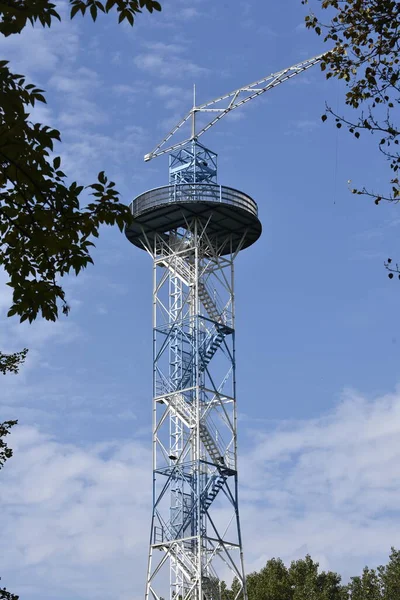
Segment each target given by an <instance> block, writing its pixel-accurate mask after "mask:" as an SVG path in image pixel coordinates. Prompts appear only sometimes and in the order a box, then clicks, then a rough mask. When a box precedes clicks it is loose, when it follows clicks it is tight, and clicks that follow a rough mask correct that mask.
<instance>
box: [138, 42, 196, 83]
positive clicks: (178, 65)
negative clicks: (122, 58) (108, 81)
mask: <svg viewBox="0 0 400 600" xmlns="http://www.w3.org/2000/svg"><path fill="white" fill-rule="evenodd" d="M145 47H146V52H142V53H141V54H138V56H136V57H135V58H134V63H135V65H136V66H137V67H138V68H139V69H141V70H143V71H146V72H147V73H149V74H153V75H157V77H162V78H169V79H179V78H182V77H186V76H188V75H191V76H195V77H197V76H200V75H204V74H205V73H207V72H208V69H206V68H205V67H202V66H200V65H197V64H196V63H194V62H192V61H191V60H190V59H189V58H188V56H187V52H186V51H185V50H186V49H185V47H184V46H183V45H180V44H164V43H162V42H155V43H147V44H145Z"/></svg>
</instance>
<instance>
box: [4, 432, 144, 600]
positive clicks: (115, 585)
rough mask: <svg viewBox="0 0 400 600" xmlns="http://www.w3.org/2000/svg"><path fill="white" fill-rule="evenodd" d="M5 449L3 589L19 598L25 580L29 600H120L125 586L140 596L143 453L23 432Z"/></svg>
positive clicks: (136, 447) (132, 447)
mask: <svg viewBox="0 0 400 600" xmlns="http://www.w3.org/2000/svg"><path fill="white" fill-rule="evenodd" d="M12 446H13V448H14V457H13V459H12V461H11V462H10V463H9V465H7V468H6V469H5V470H4V472H3V473H2V478H3V481H2V483H3V485H2V486H1V490H0V501H1V503H2V506H3V510H2V513H1V515H0V522H1V526H2V532H3V535H4V536H5V538H6V539H8V540H9V541H10V542H11V541H12V542H11V543H10V545H7V551H6V548H5V546H3V547H2V549H1V550H0V555H1V559H0V562H1V565H2V575H3V577H4V582H5V580H6V579H7V585H8V586H9V587H10V588H11V586H12V587H13V589H14V590H15V591H18V593H21V595H23V591H24V585H22V586H21V582H23V581H29V587H30V596H31V597H32V596H36V595H38V596H39V595H40V593H41V591H42V590H43V589H45V588H46V589H47V590H52V593H54V595H55V597H57V596H58V597H62V596H64V595H65V596H69V597H71V596H73V595H74V596H76V595H79V597H82V598H85V597H91V598H93V597H96V598H106V597H109V596H110V595H113V597H115V598H117V599H121V600H122V599H123V598H125V597H126V595H127V592H128V590H131V589H132V585H134V587H136V586H137V589H136V591H137V595H138V596H139V590H141V588H142V585H141V584H142V582H141V581H140V580H137V578H135V579H136V581H135V582H133V581H132V565H134V564H135V559H136V561H137V562H138V565H139V568H140V567H141V568H143V565H144V557H143V548H145V546H146V543H147V538H148V524H149V521H148V518H147V517H148V506H149V501H150V483H151V477H150V476H149V469H148V467H149V465H150V464H151V460H150V454H149V450H148V449H147V448H146V449H145V448H143V447H142V446H141V445H140V444H139V443H137V442H136V443H135V442H132V443H128V442H125V443H124V442H122V443H121V442H120V443H118V444H116V443H114V442H110V443H105V444H98V445H94V446H92V447H91V448H89V449H85V448H80V447H79V446H77V445H73V444H60V443H57V442H56V441H55V440H54V439H52V438H51V437H49V436H45V435H43V434H41V433H40V432H39V431H38V430H37V429H35V428H29V427H19V430H18V429H17V430H16V432H15V433H13V435H12ZM16 565H18V569H17V571H18V580H19V582H18V581H15V582H14V575H13V573H15V571H14V569H15V568H16ZM89 573H90V577H89V578H88V574H89ZM15 577H17V573H15ZM17 588H18V589H17Z"/></svg>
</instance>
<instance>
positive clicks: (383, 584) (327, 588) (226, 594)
mask: <svg viewBox="0 0 400 600" xmlns="http://www.w3.org/2000/svg"><path fill="white" fill-rule="evenodd" d="M246 582H247V593H248V598H249V600H398V598H400V552H399V551H398V550H395V549H394V548H392V551H391V554H390V556H389V561H388V563H387V564H386V565H381V566H379V567H378V568H377V569H369V568H368V567H365V569H364V570H363V573H362V575H361V576H355V577H352V578H351V579H350V581H349V583H347V584H345V583H342V580H341V576H340V575H338V574H337V573H335V572H333V571H320V570H319V565H318V563H317V562H315V561H313V559H312V558H311V557H310V556H309V555H307V556H306V557H305V558H302V559H299V560H295V561H292V563H291V564H290V566H289V567H287V566H286V565H285V564H284V562H283V561H282V560H281V559H280V558H272V559H270V560H269V561H268V562H267V564H266V565H265V567H263V568H262V569H261V570H260V571H257V572H254V573H250V574H249V575H247V577H246ZM238 589H239V587H238V582H237V580H234V581H233V583H232V586H231V587H230V588H229V587H228V586H227V585H226V584H225V583H224V582H223V583H222V586H221V592H222V593H221V598H222V600H234V598H235V595H236V592H237V590H238Z"/></svg>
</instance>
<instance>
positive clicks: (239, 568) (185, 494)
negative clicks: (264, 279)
mask: <svg viewBox="0 0 400 600" xmlns="http://www.w3.org/2000/svg"><path fill="white" fill-rule="evenodd" d="M227 242H228V243H229V240H228V241H227V240H226V239H225V240H224V253H225V255H224V256H222V255H221V248H219V247H218V244H217V243H216V241H215V239H214V238H211V237H209V232H208V224H207V223H206V224H205V223H204V222H203V221H202V220H201V219H197V218H194V219H193V220H192V221H191V222H190V223H189V222H187V223H186V226H185V228H181V229H178V230H174V231H171V232H169V234H168V235H165V234H163V235H160V236H156V239H155V243H154V245H152V246H150V245H149V246H148V247H147V250H148V251H149V252H150V253H151V254H152V256H153V261H154V289H153V306H154V311H153V332H154V338H153V339H154V369H153V373H154V382H153V383H154V386H153V389H154V394H153V395H154V397H153V415H154V417H153V514H152V522H151V534H150V548H149V568H148V574H147V585H146V600H147V599H148V598H154V599H155V600H160V599H161V598H163V599H165V600H166V599H167V597H169V600H173V599H174V598H179V599H180V600H189V599H191V600H192V599H193V600H219V598H220V578H222V579H225V580H226V579H228V580H229V578H230V577H232V576H235V577H236V578H237V581H238V591H237V594H236V598H239V597H241V598H243V599H244V600H247V595H246V586H245V577H244V570H243V554H242V541H241V532H240V521H239V509H238V480H237V436H236V425H237V418H236V380H235V335H234V333H235V331H234V330H235V316H234V268H233V261H234V258H235V256H236V254H237V253H238V251H239V249H240V248H239V249H238V247H237V244H236V247H235V253H233V252H231V253H230V254H228V255H226V243H227ZM168 590H169V591H168Z"/></svg>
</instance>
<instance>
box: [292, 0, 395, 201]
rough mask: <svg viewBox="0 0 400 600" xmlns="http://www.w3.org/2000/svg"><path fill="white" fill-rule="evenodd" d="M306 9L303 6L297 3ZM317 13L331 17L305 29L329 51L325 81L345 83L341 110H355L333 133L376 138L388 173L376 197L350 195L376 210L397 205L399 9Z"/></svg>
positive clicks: (352, 5) (332, 6)
mask: <svg viewBox="0 0 400 600" xmlns="http://www.w3.org/2000/svg"><path fill="white" fill-rule="evenodd" d="M302 3H303V4H307V3H308V0H302ZM320 6H321V9H322V10H325V11H327V14H329V15H331V20H330V21H329V22H327V23H323V22H322V20H321V19H320V18H319V17H317V16H316V15H315V14H310V15H308V16H306V18H305V22H306V27H308V28H309V29H313V30H314V31H315V33H316V34H317V35H323V36H324V42H326V43H327V44H329V46H332V44H333V48H332V49H330V51H329V52H328V53H327V54H326V56H325V58H324V60H323V61H322V62H321V69H322V70H323V71H325V72H326V77H327V79H328V78H330V77H337V78H338V79H343V80H344V81H345V82H346V87H347V92H346V95H345V104H346V105H347V106H348V107H350V108H351V109H354V110H355V117H354V118H347V117H344V116H342V115H338V114H336V113H335V112H334V111H333V110H332V109H331V108H330V107H327V111H326V113H325V114H324V115H323V116H322V120H324V121H325V120H326V119H327V117H328V115H332V116H333V117H334V118H335V121H336V126H337V127H338V128H340V127H342V125H344V126H345V127H346V128H347V129H348V131H349V132H350V133H351V134H353V135H354V136H355V137H356V138H360V137H361V135H362V134H363V133H370V134H376V135H378V136H379V137H378V142H377V143H378V147H379V150H380V151H381V153H382V156H383V158H384V159H385V160H386V161H388V164H389V166H390V169H391V176H390V177H389V179H390V183H389V186H388V190H387V191H384V190H381V191H379V192H375V191H371V190H368V189H367V188H366V187H363V188H361V189H357V188H355V189H353V190H352V192H353V193H354V194H363V195H367V196H370V197H372V198H373V199H374V200H375V203H376V204H379V202H381V201H382V200H387V201H397V200H399V199H400V186H399V178H398V170H399V166H400V155H399V152H398V150H397V146H398V144H399V134H400V127H399V122H398V121H397V120H396V117H397V118H398V116H397V115H398V105H399V103H400V71H399V60H400V37H399V19H400V3H399V2H397V1H396V0H347V1H346V2H342V1H340V0H322V2H321V3H320Z"/></svg>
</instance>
